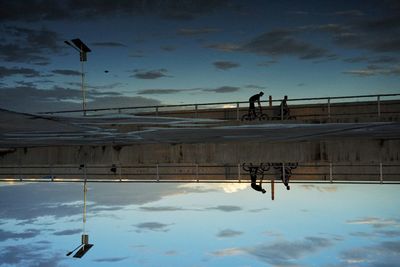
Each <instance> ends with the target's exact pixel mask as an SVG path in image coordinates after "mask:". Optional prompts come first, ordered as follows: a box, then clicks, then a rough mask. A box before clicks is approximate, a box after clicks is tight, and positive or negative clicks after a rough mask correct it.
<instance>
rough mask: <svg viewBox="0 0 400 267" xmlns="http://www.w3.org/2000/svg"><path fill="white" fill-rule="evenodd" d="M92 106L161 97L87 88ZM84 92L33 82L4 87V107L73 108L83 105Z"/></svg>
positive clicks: (0, 101) (0, 92) (146, 102)
mask: <svg viewBox="0 0 400 267" xmlns="http://www.w3.org/2000/svg"><path fill="white" fill-rule="evenodd" d="M87 96H88V103H87V104H88V108H108V107H127V106H152V105H159V104H160V101H158V100H155V99H151V98H145V97H141V96H134V97H131V96H125V95H122V94H120V93H118V92H115V91H112V92H110V91H99V90H94V89H92V90H87ZM81 101H82V92H81V90H80V89H71V88H63V87H58V86H54V87H53V88H51V89H46V90H44V89H38V88H37V87H36V86H34V85H32V84H26V85H23V86H16V87H3V88H0V107H1V108H4V109H9V110H15V111H20V112H41V111H54V110H73V109H81V108H82V102H81Z"/></svg>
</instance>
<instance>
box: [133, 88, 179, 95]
mask: <svg viewBox="0 0 400 267" xmlns="http://www.w3.org/2000/svg"><path fill="white" fill-rule="evenodd" d="M182 91H183V89H143V90H140V91H139V92H137V94H138V95H163V94H176V93H179V92H182Z"/></svg>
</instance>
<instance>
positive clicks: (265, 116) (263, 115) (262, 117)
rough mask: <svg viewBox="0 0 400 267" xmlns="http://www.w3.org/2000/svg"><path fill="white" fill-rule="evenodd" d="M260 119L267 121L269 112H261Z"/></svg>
mask: <svg viewBox="0 0 400 267" xmlns="http://www.w3.org/2000/svg"><path fill="white" fill-rule="evenodd" d="M258 119H259V120H260V121H261V120H263V121H265V120H268V115H267V114H264V113H263V114H260V116H258Z"/></svg>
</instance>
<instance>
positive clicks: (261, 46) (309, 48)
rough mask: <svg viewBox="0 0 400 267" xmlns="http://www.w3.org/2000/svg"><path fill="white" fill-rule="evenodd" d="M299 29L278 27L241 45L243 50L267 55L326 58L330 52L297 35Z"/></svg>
mask: <svg viewBox="0 0 400 267" xmlns="http://www.w3.org/2000/svg"><path fill="white" fill-rule="evenodd" d="M296 32H297V31H295V30H291V29H277V30H273V31H269V32H266V33H264V34H261V35H259V36H257V37H255V38H254V39H252V40H251V41H249V42H248V43H246V44H244V45H243V46H242V47H241V50H243V51H247V52H252V53H256V54H261V55H266V56H296V57H298V58H300V59H317V58H325V57H328V56H329V55H330V54H329V53H328V51H327V50H326V49H324V48H319V47H316V46H314V45H312V44H310V43H307V42H304V41H302V40H300V39H298V38H296V37H295V33H296Z"/></svg>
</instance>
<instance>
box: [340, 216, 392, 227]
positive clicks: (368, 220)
mask: <svg viewBox="0 0 400 267" xmlns="http://www.w3.org/2000/svg"><path fill="white" fill-rule="evenodd" d="M346 223H348V224H365V225H371V226H372V227H374V228H384V227H390V226H400V221H399V220H397V219H381V218H376V217H365V218H361V219H355V220H348V221H346Z"/></svg>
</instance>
